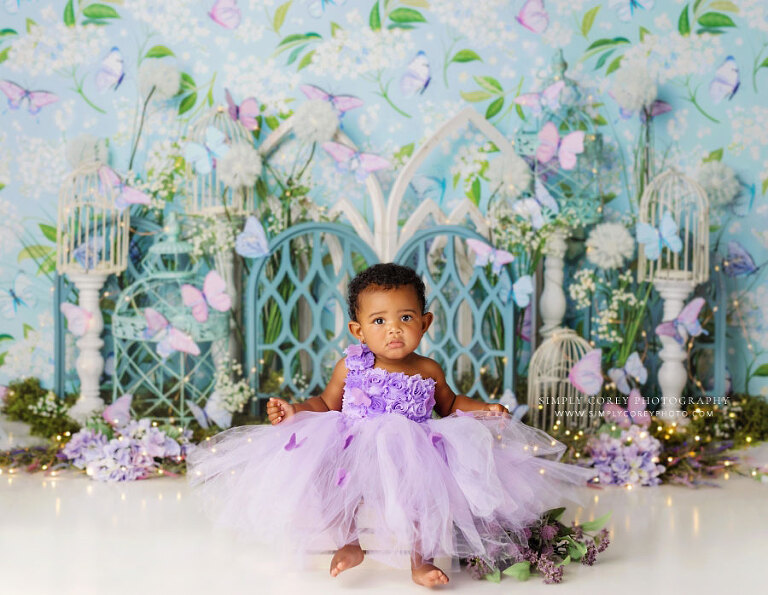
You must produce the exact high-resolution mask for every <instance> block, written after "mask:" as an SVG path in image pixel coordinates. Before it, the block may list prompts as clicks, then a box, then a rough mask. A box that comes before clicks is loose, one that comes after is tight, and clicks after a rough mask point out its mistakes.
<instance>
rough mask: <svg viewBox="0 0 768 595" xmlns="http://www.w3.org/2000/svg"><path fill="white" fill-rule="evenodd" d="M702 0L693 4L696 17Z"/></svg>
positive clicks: (697, 0)
mask: <svg viewBox="0 0 768 595" xmlns="http://www.w3.org/2000/svg"><path fill="white" fill-rule="evenodd" d="M701 2H702V0H696V2H694V3H693V14H694V15H695V14H696V13H697V12H698V10H699V5H700V4H701Z"/></svg>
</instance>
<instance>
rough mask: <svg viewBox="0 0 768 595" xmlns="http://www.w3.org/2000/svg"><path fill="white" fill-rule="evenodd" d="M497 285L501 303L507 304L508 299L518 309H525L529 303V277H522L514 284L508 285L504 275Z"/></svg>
mask: <svg viewBox="0 0 768 595" xmlns="http://www.w3.org/2000/svg"><path fill="white" fill-rule="evenodd" d="M499 284H500V285H501V289H500V291H501V301H502V302H504V303H505V304H508V303H509V300H510V299H512V300H514V301H515V303H516V304H517V305H518V307H520V308H525V307H526V306H528V304H530V303H531V296H532V295H533V277H531V276H530V275H522V276H521V277H520V278H519V279H518V280H517V281H515V282H514V283H510V281H509V277H507V276H506V275H505V276H504V277H502V279H501V281H499Z"/></svg>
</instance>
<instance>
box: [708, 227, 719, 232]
mask: <svg viewBox="0 0 768 595" xmlns="http://www.w3.org/2000/svg"><path fill="white" fill-rule="evenodd" d="M718 229H720V226H719V225H710V226H709V233H715V232H716V231H717V230H718Z"/></svg>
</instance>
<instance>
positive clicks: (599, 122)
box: [592, 114, 608, 126]
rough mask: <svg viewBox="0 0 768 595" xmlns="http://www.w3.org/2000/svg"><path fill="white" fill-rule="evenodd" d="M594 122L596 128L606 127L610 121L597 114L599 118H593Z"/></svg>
mask: <svg viewBox="0 0 768 595" xmlns="http://www.w3.org/2000/svg"><path fill="white" fill-rule="evenodd" d="M592 121H593V122H594V123H595V126H605V125H606V124H608V120H606V119H605V117H603V115H602V114H597V116H595V117H594V118H592Z"/></svg>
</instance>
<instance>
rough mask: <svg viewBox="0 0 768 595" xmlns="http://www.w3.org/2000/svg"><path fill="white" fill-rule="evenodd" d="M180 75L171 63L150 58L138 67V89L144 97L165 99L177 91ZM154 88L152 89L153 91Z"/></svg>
mask: <svg viewBox="0 0 768 595" xmlns="http://www.w3.org/2000/svg"><path fill="white" fill-rule="evenodd" d="M180 82H181V75H180V74H179V69H178V68H176V67H175V66H174V65H173V64H169V63H168V62H162V61H159V60H156V59H150V60H147V61H146V62H144V64H142V65H141V68H139V91H140V92H141V96H142V97H144V98H145V99H148V98H149V94H150V93H152V97H151V99H152V100H154V101H165V100H166V99H170V98H171V97H173V96H174V95H176V93H178V92H179V84H180ZM153 89H154V91H153Z"/></svg>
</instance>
